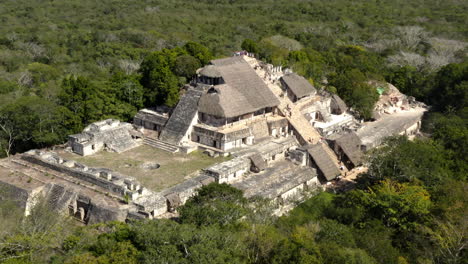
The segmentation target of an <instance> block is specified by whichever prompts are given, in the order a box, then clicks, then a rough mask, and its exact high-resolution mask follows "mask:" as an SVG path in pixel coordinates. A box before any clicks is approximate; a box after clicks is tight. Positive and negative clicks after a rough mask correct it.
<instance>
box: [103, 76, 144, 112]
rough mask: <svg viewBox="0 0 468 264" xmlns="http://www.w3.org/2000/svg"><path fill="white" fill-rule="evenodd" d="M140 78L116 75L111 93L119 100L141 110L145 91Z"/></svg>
mask: <svg viewBox="0 0 468 264" xmlns="http://www.w3.org/2000/svg"><path fill="white" fill-rule="evenodd" d="M139 78H140V77H139V76H137V75H126V74H123V73H120V72H118V73H115V74H114V76H112V79H111V82H110V86H111V89H112V90H111V92H112V93H113V94H115V96H116V97H117V99H118V100H120V101H122V102H125V103H128V104H130V105H132V106H134V107H135V108H137V109H140V108H142V107H143V95H144V90H143V86H141V84H140V82H139Z"/></svg>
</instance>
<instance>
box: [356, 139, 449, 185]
mask: <svg viewBox="0 0 468 264" xmlns="http://www.w3.org/2000/svg"><path fill="white" fill-rule="evenodd" d="M451 163H452V162H451V160H450V159H449V158H447V153H446V151H445V150H444V148H443V147H442V146H440V145H439V144H437V143H435V142H433V141H431V140H415V141H409V140H407V139H406V138H404V137H395V138H390V139H388V140H387V141H386V142H385V144H384V146H383V147H381V148H378V149H376V150H375V151H373V152H372V154H371V164H370V166H369V174H368V175H367V176H368V177H364V179H371V180H374V181H380V180H382V179H385V178H390V179H394V180H398V181H402V182H405V181H409V182H415V181H416V182H417V181H422V182H424V183H425V184H426V185H427V186H434V185H437V184H439V183H441V182H442V181H444V180H446V179H448V178H450V177H453V173H452V171H451V170H450V166H451Z"/></svg>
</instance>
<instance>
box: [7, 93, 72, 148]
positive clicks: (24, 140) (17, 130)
mask: <svg viewBox="0 0 468 264" xmlns="http://www.w3.org/2000/svg"><path fill="white" fill-rule="evenodd" d="M78 124H79V121H78V120H76V118H75V117H74V116H73V115H72V114H71V113H70V112H69V111H68V109H65V108H64V107H61V106H57V105H56V104H54V103H52V102H50V101H48V100H45V99H42V98H39V97H36V96H31V97H22V98H20V99H18V100H17V101H14V102H12V103H10V104H8V105H6V106H4V107H3V108H2V109H0V137H1V138H3V139H4V141H3V142H5V143H3V144H5V146H3V147H4V151H6V153H7V154H10V153H11V152H13V153H16V152H18V151H24V150H28V149H30V148H34V147H45V146H51V145H53V144H58V143H62V142H63V141H64V140H65V137H66V135H68V134H69V133H70V132H71V131H72V129H73V127H75V126H77V125H78Z"/></svg>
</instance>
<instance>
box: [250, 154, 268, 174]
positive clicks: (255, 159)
mask: <svg viewBox="0 0 468 264" xmlns="http://www.w3.org/2000/svg"><path fill="white" fill-rule="evenodd" d="M249 158H250V160H251V161H252V164H253V165H254V166H255V167H257V169H258V170H260V171H262V170H264V169H266V168H267V163H266V161H265V160H264V159H263V158H262V155H260V153H257V154H254V155H252V156H250V157H249Z"/></svg>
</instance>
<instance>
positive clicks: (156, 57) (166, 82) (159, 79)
mask: <svg viewBox="0 0 468 264" xmlns="http://www.w3.org/2000/svg"><path fill="white" fill-rule="evenodd" d="M174 56H175V54H172V53H171V52H170V51H168V50H166V51H163V52H154V53H152V54H151V55H149V56H148V57H146V58H145V60H144V61H143V62H142V64H141V68H140V71H141V73H142V78H141V84H142V85H143V86H144V88H145V96H146V100H145V105H146V106H155V105H163V104H165V105H167V106H175V105H176V104H177V102H178V100H179V83H178V80H177V77H176V75H175V74H174V73H173V72H172V71H171V68H172V66H173V65H174V61H175V57H174Z"/></svg>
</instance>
